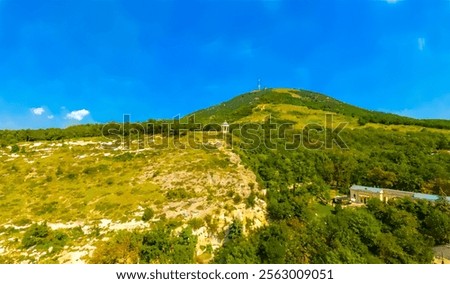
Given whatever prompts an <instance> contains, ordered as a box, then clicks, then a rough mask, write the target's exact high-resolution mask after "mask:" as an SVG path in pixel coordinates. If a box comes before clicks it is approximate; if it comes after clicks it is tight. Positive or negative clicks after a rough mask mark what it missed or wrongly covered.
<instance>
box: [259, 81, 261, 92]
mask: <svg viewBox="0 0 450 284" xmlns="http://www.w3.org/2000/svg"><path fill="white" fill-rule="evenodd" d="M258 91H261V79H258Z"/></svg>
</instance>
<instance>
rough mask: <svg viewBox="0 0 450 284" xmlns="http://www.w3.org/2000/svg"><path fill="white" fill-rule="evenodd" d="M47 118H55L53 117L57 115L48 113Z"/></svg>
mask: <svg viewBox="0 0 450 284" xmlns="http://www.w3.org/2000/svg"><path fill="white" fill-rule="evenodd" d="M47 118H48V119H53V118H55V116H54V115H48V116H47Z"/></svg>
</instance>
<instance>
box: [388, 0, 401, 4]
mask: <svg viewBox="0 0 450 284" xmlns="http://www.w3.org/2000/svg"><path fill="white" fill-rule="evenodd" d="M385 1H386V3H388V4H396V3H398V2H400V1H401V0H385Z"/></svg>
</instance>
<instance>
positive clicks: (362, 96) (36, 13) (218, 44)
mask: <svg viewBox="0 0 450 284" xmlns="http://www.w3.org/2000/svg"><path fill="white" fill-rule="evenodd" d="M449 19H450V1H446V0H404V1H395V0H385V1H381V0H380V1H373V0H336V1H330V0H296V1H289V0H267V1H258V0H233V1H225V0H203V1H200V0H197V1H190V0H184V1H176V0H148V1H139V0H129V1H115V0H96V1H84V0H76V1H71V0H50V1H34V0H33V1H32V0H29V1H25V0H0V128H40V127H55V126H56V127H65V126H68V125H71V124H76V123H89V122H107V121H113V120H115V121H120V120H121V118H122V115H123V114H124V113H125V114H131V115H132V119H133V120H137V121H143V120H146V119H148V118H170V117H174V116H176V115H178V114H180V115H185V114H187V113H190V112H192V111H195V110H197V109H200V108H204V107H208V106H211V105H213V104H216V103H219V102H221V101H224V100H228V99H230V98H232V97H234V96H235V95H238V94H241V93H244V92H247V91H250V90H252V89H255V88H256V85H257V80H258V78H261V80H262V84H263V85H264V86H267V87H293V88H301V89H309V90H314V91H318V92H322V93H325V94H327V95H330V96H332V97H335V98H337V99H339V100H342V101H345V102H348V103H351V104H354V105H357V106H361V107H364V108H368V109H372V110H382V111H390V112H395V113H399V114H403V115H407V116H412V117H418V118H447V119H450V77H449V76H450V36H449V35H450V21H449Z"/></svg>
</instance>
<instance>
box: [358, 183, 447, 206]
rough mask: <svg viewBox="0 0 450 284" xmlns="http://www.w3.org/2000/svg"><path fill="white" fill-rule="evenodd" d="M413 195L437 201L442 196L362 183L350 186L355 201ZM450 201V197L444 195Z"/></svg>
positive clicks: (417, 197)
mask: <svg viewBox="0 0 450 284" xmlns="http://www.w3.org/2000/svg"><path fill="white" fill-rule="evenodd" d="M402 197H411V198H415V199H424V200H428V201H437V200H439V199H440V198H442V197H441V196H439V195H433V194H425V193H417V192H411V191H401V190H395V189H389V188H378V187H370V186H362V185H352V186H351V187H350V198H351V200H352V202H355V203H367V200H369V199H370V198H377V199H379V200H381V201H383V202H388V201H389V200H391V199H395V198H402ZM444 198H445V199H446V200H447V201H448V202H450V197H444Z"/></svg>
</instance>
